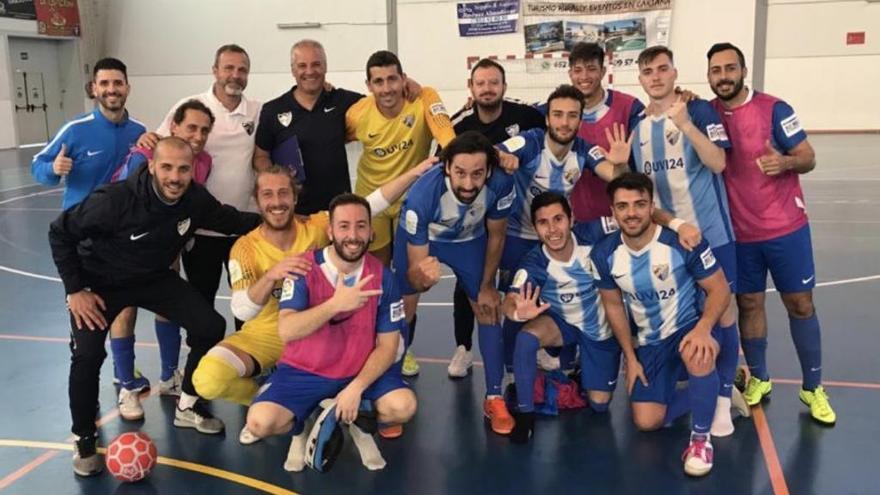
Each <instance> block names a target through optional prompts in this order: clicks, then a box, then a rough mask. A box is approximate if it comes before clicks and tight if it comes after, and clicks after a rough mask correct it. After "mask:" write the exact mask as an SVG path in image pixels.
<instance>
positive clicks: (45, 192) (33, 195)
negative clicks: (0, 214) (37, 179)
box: [0, 187, 64, 205]
mask: <svg viewBox="0 0 880 495" xmlns="http://www.w3.org/2000/svg"><path fill="white" fill-rule="evenodd" d="M63 190H64V188H63V187H58V188H55V189H49V190H46V191H40V192H35V193H30V194H25V195H23V196H15V197H13V198H8V199H4V200H3V201H0V205H5V204H7V203H12V202H13V201H18V200H20V199H26V198H34V197H37V196H45V195H47V194H52V193H56V192H58V191H63Z"/></svg>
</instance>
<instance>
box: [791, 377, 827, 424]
mask: <svg viewBox="0 0 880 495" xmlns="http://www.w3.org/2000/svg"><path fill="white" fill-rule="evenodd" d="M798 397H800V399H801V402H803V403H804V404H806V405H807V406H809V407H810V416H812V417H813V419H815V420H816V421H818V422H819V423H822V424H823V425H833V424H834V423H835V422H836V421H837V414H835V413H834V409H831V403H830V402H829V399H828V394H827V393H826V392H825V387H823V386H822V385H819V386H818V387H816V390H813V391H812V392H811V391H809V390H803V389H801V391H800V393H799V394H798Z"/></svg>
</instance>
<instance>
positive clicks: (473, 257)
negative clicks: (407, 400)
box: [391, 228, 487, 301]
mask: <svg viewBox="0 0 880 495" xmlns="http://www.w3.org/2000/svg"><path fill="white" fill-rule="evenodd" d="M395 238H396V239H400V241H396V242H395V243H394V254H393V256H392V260H391V264H392V266H393V267H394V276H395V277H396V278H397V284H398V287H400V293H401V294H403V295H407V296H408V295H411V294H415V293H416V290H415V289H414V288H413V287H412V285H410V283H409V280H408V279H407V277H406V272H407V270H409V256H408V255H407V252H406V245H407V242H406V232H405V231H403V230H402V229H400V228H398V229H397V235H396V236H395ZM486 242H487V237H486V236H485V235H483V236H480V237H477V238H476V239H471V240H470V241H464V242H436V241H429V242H428V255H429V256H435V257H436V258H437V260H438V261H440V263H443V264H444V265H446V266H448V267H449V268H451V269H452V273H454V274H455V277H456V278H457V279H458V283H459V285H461V287H462V288H463V289H464V291H465V293H466V294H467V296H468V298H470V299H471V300H472V301H476V300H477V295H479V293H480V284H481V283H482V282H483V266H484V265H485V261H486Z"/></svg>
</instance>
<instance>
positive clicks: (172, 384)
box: [159, 370, 183, 397]
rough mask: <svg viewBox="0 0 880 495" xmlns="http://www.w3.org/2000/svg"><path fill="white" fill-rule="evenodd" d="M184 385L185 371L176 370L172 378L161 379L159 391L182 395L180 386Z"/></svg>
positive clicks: (162, 393) (165, 393)
mask: <svg viewBox="0 0 880 495" xmlns="http://www.w3.org/2000/svg"><path fill="white" fill-rule="evenodd" d="M182 385H183V373H181V372H180V370H174V373H173V374H172V375H171V378H169V379H167V380H160V381H159V393H160V394H161V395H175V396H177V397H180V387H181V386H182Z"/></svg>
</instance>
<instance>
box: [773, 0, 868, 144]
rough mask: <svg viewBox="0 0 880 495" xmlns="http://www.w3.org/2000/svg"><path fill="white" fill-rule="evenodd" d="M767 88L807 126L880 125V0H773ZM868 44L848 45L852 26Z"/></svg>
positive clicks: (829, 127)
mask: <svg viewBox="0 0 880 495" xmlns="http://www.w3.org/2000/svg"><path fill="white" fill-rule="evenodd" d="M768 23H769V25H768V29H767V58H766V62H765V71H766V76H765V77H766V78H765V88H766V90H767V92H769V93H773V94H776V95H778V96H781V97H783V98H785V99H786V100H787V101H788V102H789V103H791V104H792V106H794V108H795V109H796V110H797V112H798V115H799V116H800V118H801V121H802V122H803V124H804V126H805V127H806V128H807V129H823V130H841V129H880V105H878V104H877V88H878V86H880V84H878V83H880V3H871V2H866V1H865V0H837V1H829V0H800V1H795V0H771V1H770V2H769V8H768ZM857 31H864V32H865V44H863V45H847V44H846V33H847V32H857Z"/></svg>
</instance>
